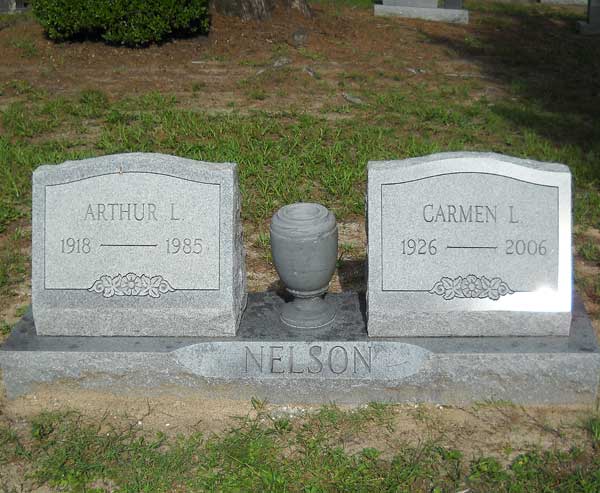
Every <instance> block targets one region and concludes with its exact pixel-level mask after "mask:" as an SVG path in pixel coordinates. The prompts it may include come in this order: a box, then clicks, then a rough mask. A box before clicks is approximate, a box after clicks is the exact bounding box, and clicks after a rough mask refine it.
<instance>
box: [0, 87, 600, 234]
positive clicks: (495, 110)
mask: <svg viewBox="0 0 600 493" xmlns="http://www.w3.org/2000/svg"><path fill="white" fill-rule="evenodd" d="M467 91H468V89H467ZM265 94H266V93H265V91H264V90H263V89H260V90H259V91H258V92H256V93H254V92H253V91H251V92H250V94H249V97H250V98H252V99H261V98H263V97H264V95H265ZM24 96H25V97H24V98H22V101H18V102H13V103H10V104H9V105H8V106H6V107H5V108H4V109H2V110H1V112H0V117H1V121H2V128H3V132H2V133H1V134H0V197H1V199H0V230H2V229H5V228H6V227H7V225H8V224H10V223H11V222H12V221H14V220H15V219H16V218H18V217H19V216H20V215H22V211H23V210H24V209H27V208H28V206H29V200H30V187H31V181H30V176H31V172H32V170H33V169H35V167H36V166H37V165H39V164H42V163H58V162H61V161H64V160H66V159H78V158H82V157H88V156H94V155H101V154H112V153H119V152H131V151H145V152H165V153H170V154H175V155H179V156H185V157H190V158H193V159H200V160H205V161H236V162H238V163H239V165H240V181H241V189H242V193H243V199H244V204H243V213H244V218H245V219H246V220H249V221H252V222H257V223H258V222H261V221H264V220H266V219H267V218H269V217H270V216H271V214H272V213H273V212H274V211H275V210H276V208H278V207H280V206H281V205H284V204H286V203H290V202H294V201H298V200H314V201H320V202H323V203H324V204H325V205H327V206H329V207H332V208H333V209H334V211H335V212H336V214H337V216H338V218H340V219H344V218H345V217H348V216H349V215H353V214H361V215H362V214H363V213H364V205H363V202H364V200H363V194H364V190H365V180H366V174H365V168H366V163H367V161H368V160H376V159H390V158H406V157H413V156H419V155H424V154H429V153H432V152H440V151H452V150H464V149H468V150H491V151H496V152H504V153H507V154H511V155H515V156H521V157H527V158H533V159H540V160H547V161H558V162H565V163H568V164H569V165H570V166H571V169H572V171H573V174H574V177H575V181H576V184H577V186H578V193H577V194H576V197H575V198H576V200H575V219H576V222H577V223H583V224H590V225H598V224H600V194H598V185H597V183H598V176H597V173H598V172H597V156H600V147H598V146H599V144H598V142H599V141H596V142H593V141H591V142H589V143H588V145H587V146H585V147H584V146H583V145H582V146H576V145H570V146H561V145H557V144H556V143H555V142H553V141H552V139H550V138H547V137H545V136H543V135H539V134H537V133H535V132H533V131H523V130H522V129H523V126H526V123H525V122H524V121H521V122H518V123H515V121H514V109H515V108H511V105H512V103H510V104H509V103H497V104H494V105H490V104H488V103H487V102H486V101H485V100H483V101H476V102H473V101H469V102H468V104H467V103H466V102H464V101H461V97H460V95H459V96H458V97H456V98H455V99H451V98H450V99H448V95H447V91H446V92H444V91H443V90H438V91H435V92H433V93H432V91H431V90H429V89H419V87H418V86H412V87H408V88H407V89H406V91H405V92H404V93H401V94H399V93H398V91H388V92H384V93H382V94H379V95H377V96H372V97H371V96H370V95H369V94H361V96H360V97H361V98H364V99H367V100H368V102H369V107H368V108H362V107H355V108H354V109H353V110H352V118H348V119H342V120H334V121H331V120H328V119H326V118H322V117H318V116H314V115H309V114H306V113H302V112H299V111H295V110H291V111H281V112H275V113H274V112H253V113H250V114H242V113H239V112H235V111H234V112H233V113H228V114H207V113H203V112H202V111H196V110H189V109H185V108H181V107H179V106H178V103H177V100H176V99H175V98H173V97H172V96H169V95H164V94H159V93H149V94H145V95H142V96H139V97H128V98H122V99H116V100H109V98H108V96H107V95H106V94H104V93H103V92H101V91H99V90H86V91H82V92H81V94H80V95H78V96H74V97H64V96H61V97H55V96H52V95H50V94H40V92H38V91H31V92H29V93H27V94H25V95H24ZM440 98H447V99H446V102H445V104H444V106H443V107H442V106H440V105H439V101H440ZM508 112H510V113H511V118H505V117H504V114H505V113H508ZM520 112H521V113H522V120H526V119H527V118H534V117H535V115H536V114H537V112H538V109H537V108H536V107H535V106H533V105H530V106H528V107H521V108H520ZM561 122H562V123H561ZM574 123H576V122H571V121H569V120H568V118H565V117H564V116H563V117H562V118H561V119H559V118H558V115H557V118H556V121H555V125H556V126H557V127H558V128H557V131H559V130H564V131H567V127H570V126H571V125H573V124H574ZM580 123H581V125H583V126H584V127H585V126H586V125H587V127H590V126H591V128H590V132H593V133H598V135H600V121H596V122H591V123H587V124H584V123H582V122H580ZM90 129H93V130H94V131H93V132H92V131H90ZM499 137H500V138H499ZM290 183H294V184H295V186H294V187H290V186H289V184H290Z"/></svg>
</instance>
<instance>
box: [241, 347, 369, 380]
mask: <svg viewBox="0 0 600 493" xmlns="http://www.w3.org/2000/svg"><path fill="white" fill-rule="evenodd" d="M372 364H373V354H372V347H371V346H367V347H362V348H359V347H358V346H351V347H349V346H342V345H334V346H332V347H328V348H325V347H324V346H322V345H319V344H313V345H310V346H308V347H305V346H303V347H301V350H299V349H298V348H297V347H296V346H294V345H286V346H284V345H269V346H267V345H264V346H263V345H261V346H259V347H257V346H254V347H253V348H250V347H249V346H244V361H243V368H244V373H257V372H258V373H261V374H263V373H267V374H284V373H287V374H306V375H312V374H321V373H323V372H326V373H329V374H333V375H342V374H366V375H368V374H370V373H371V369H372Z"/></svg>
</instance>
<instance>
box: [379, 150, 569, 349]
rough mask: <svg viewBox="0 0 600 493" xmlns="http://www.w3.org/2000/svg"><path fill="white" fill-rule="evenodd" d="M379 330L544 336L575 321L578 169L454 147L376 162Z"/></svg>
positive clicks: (562, 330)
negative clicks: (574, 180) (574, 172)
mask: <svg viewBox="0 0 600 493" xmlns="http://www.w3.org/2000/svg"><path fill="white" fill-rule="evenodd" d="M368 239H369V247H368V262H369V268H368V294H367V311H368V332H369V335H370V336H373V337H400V336H411V337H414V336H429V337H431V336H433V337H436V336H440V337H441V336H507V335H521V336H541V335H564V336H567V335H568V334H569V330H570V325H571V298H572V279H571V276H572V274H571V271H572V260H571V174H570V172H569V168H568V167H567V166H565V165H562V164H554V163H542V162H538V161H530V160H523V159H516V158H512V157H508V156H503V155H499V154H487V153H486V154H483V153H469V152H464V153H443V154H434V155H431V156H425V157H422V158H415V159H406V160H401V161H379V162H370V163H369V169H368Z"/></svg>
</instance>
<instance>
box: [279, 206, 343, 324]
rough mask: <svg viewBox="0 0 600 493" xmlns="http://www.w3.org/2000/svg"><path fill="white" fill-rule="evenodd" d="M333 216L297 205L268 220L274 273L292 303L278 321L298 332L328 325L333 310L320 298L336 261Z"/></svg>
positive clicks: (323, 211)
mask: <svg viewBox="0 0 600 493" xmlns="http://www.w3.org/2000/svg"><path fill="white" fill-rule="evenodd" d="M337 243H338V229H337V224H336V221H335V216H334V215H333V213H332V212H331V211H329V210H328V209H327V208H326V207H324V206H322V205H320V204H312V203H302V202H301V203H297V204H290V205H286V206H284V207H282V208H281V209H279V210H278V211H277V212H276V213H275V214H274V215H273V218H272V220H271V252H272V255H273V262H274V264H275V268H276V269H277V273H278V274H279V277H280V278H281V280H282V282H283V283H284V284H285V286H286V289H287V290H288V292H289V293H290V294H292V295H293V296H294V300H293V301H291V302H289V303H286V304H285V305H284V307H283V309H282V310H281V315H280V317H281V320H282V322H283V323H285V324H286V325H289V326H291V327H295V328H299V329H316V328H319V327H323V326H325V325H327V324H329V323H331V322H332V321H333V320H334V318H335V308H334V307H333V306H332V305H330V304H329V303H327V301H326V300H324V299H323V296H322V295H324V294H325V293H326V292H327V288H328V287H329V281H330V280H331V277H332V276H333V273H334V271H335V267H336V260H337Z"/></svg>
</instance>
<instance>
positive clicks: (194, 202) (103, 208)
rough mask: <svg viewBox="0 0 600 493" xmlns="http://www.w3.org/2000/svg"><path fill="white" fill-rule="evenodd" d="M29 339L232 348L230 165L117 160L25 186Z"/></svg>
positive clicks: (235, 289)
mask: <svg viewBox="0 0 600 493" xmlns="http://www.w3.org/2000/svg"><path fill="white" fill-rule="evenodd" d="M32 216H33V217H32V228H33V231H32V262H33V271H32V305H33V316H34V318H35V323H36V327H37V332H38V334H40V335H42V334H43V335H53V336H59V335H81V336H100V335H105V336H113V335H119V336H136V335H138V336H139V335H144V336H182V335H187V336H233V335H235V333H236V328H237V325H238V323H239V320H240V317H241V314H242V311H243V309H244V306H245V303H246V286H245V282H246V274H245V267H244V250H243V243H242V230H241V222H240V196H239V189H238V178H237V171H236V165H235V164H231V163H205V162H200V161H193V160H191V159H183V158H179V157H174V156H167V155H164V154H145V153H135V154H118V155H112V156H103V157H98V158H93V159H85V160H82V161H70V162H66V163H63V164H61V165H56V166H48V165H45V166H40V167H39V168H38V169H37V170H36V171H35V172H34V174H33V211H32Z"/></svg>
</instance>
